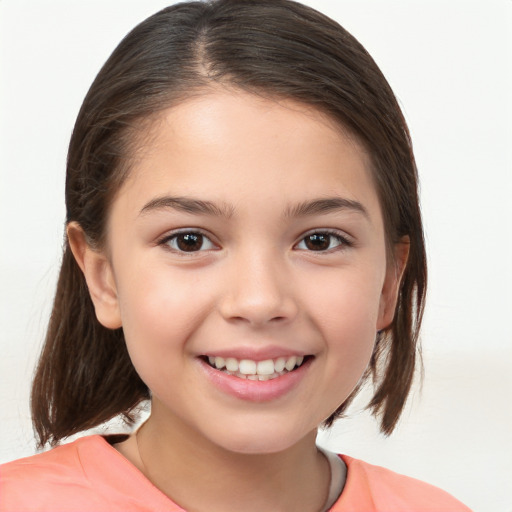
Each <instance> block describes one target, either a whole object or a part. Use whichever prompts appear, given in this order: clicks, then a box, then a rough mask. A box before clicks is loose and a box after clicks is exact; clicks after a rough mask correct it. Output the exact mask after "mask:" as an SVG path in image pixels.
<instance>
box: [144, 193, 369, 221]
mask: <svg viewBox="0 0 512 512" xmlns="http://www.w3.org/2000/svg"><path fill="white" fill-rule="evenodd" d="M167 208H172V209H174V210H179V211H182V212H185V213H191V214H193V215H211V216H214V217H225V218H228V219H229V218H231V217H232V216H233V214H234V211H235V209H234V207H232V206H229V205H217V204H216V203H213V202H212V201H204V200H201V199H192V198H189V197H175V196H163V197H157V198H155V199H152V200H151V201H149V202H148V203H146V204H145V205H144V207H143V208H142V209H141V211H140V213H139V215H143V214H145V213H147V212H151V211H155V210H162V209H167ZM339 210H351V211H355V212H357V213H361V214H362V215H364V216H365V217H366V218H369V215H368V211H367V210H366V208H365V207H364V206H363V205H362V204H361V203H360V202H359V201H354V200H352V199H345V198H343V197H327V198H322V199H314V200H312V201H304V202H302V203H298V204H297V205H295V206H289V207H288V208H287V209H286V210H285V216H286V217H302V216H309V215H318V214H322V213H331V212H336V211H339Z"/></svg>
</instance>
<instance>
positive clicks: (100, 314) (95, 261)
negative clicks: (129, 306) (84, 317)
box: [66, 222, 122, 329]
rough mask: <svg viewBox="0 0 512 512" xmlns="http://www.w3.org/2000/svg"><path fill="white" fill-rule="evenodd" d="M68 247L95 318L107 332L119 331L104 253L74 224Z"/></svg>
mask: <svg viewBox="0 0 512 512" xmlns="http://www.w3.org/2000/svg"><path fill="white" fill-rule="evenodd" d="M66 231H67V235H68V240H69V246H70V248H71V252H72V253H73V256H74V257H75V260H76V262H77V264H78V266H79V267H80V269H81V270H82V272H83V274H84V276H85V280H86V282H87V287H88V288H89V294H90V295H91V299H92V302H93V304H94V309H95V311H96V318H97V319H98V321H99V322H100V323H101V324H102V325H103V326H104V327H107V328H108V329H117V328H119V327H121V325H122V322H121V314H120V310H119V301H118V297H117V289H116V283H115V280H114V273H113V271H112V266H111V264H110V262H109V260H108V258H107V256H106V255H105V253H104V252H103V251H100V250H96V249H93V248H92V247H91V246H90V245H89V243H88V242H87V239H86V236H85V233H84V231H83V229H82V228H81V226H80V225H79V224H78V223H77V222H70V223H69V224H68V226H67V228H66Z"/></svg>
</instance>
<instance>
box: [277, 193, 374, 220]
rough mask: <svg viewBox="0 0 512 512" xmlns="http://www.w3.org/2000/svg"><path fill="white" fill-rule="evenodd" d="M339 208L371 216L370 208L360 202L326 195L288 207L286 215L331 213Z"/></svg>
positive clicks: (367, 216) (298, 215)
mask: <svg viewBox="0 0 512 512" xmlns="http://www.w3.org/2000/svg"><path fill="white" fill-rule="evenodd" d="M338 210H351V211H354V212H357V213H360V214H362V215H363V216H364V217H366V218H367V219H369V218H370V216H369V215H368V210H367V209H366V208H365V207H364V206H363V205H362V204H361V203H360V202H359V201H353V200H352V199H345V198H343V197H326V198H322V199H314V200H313V201H305V202H302V203H299V204H297V205H295V206H292V207H288V208H287V209H286V212H285V215H286V216H287V217H301V216H307V215H317V214H320V213H331V212H335V211H338Z"/></svg>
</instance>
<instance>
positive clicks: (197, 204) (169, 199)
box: [139, 196, 233, 218]
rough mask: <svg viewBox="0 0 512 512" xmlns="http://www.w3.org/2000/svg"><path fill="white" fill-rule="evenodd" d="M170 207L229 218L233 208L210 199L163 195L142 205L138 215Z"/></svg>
mask: <svg viewBox="0 0 512 512" xmlns="http://www.w3.org/2000/svg"><path fill="white" fill-rule="evenodd" d="M167 208H172V209H174V210H179V211H182V212H186V213H191V214H194V215H213V216H215V217H226V218H230V217H231V216H232V215H233V208H230V207H229V206H227V205H225V206H224V205H223V206H219V205H217V204H215V203H212V202H211V201H202V200H200V199H192V198H189V197H173V196H164V197H157V198H155V199H152V200H151V201H149V202H148V203H146V204H145V205H144V207H143V208H142V209H141V211H140V213H139V215H142V214H145V213H147V212H150V211H154V210H162V209H167Z"/></svg>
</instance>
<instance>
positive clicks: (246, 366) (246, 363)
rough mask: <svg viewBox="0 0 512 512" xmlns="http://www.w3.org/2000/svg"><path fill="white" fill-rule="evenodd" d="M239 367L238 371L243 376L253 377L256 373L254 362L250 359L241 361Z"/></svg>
mask: <svg viewBox="0 0 512 512" xmlns="http://www.w3.org/2000/svg"><path fill="white" fill-rule="evenodd" d="M239 367H240V369H239V370H238V371H239V372H240V373H243V374H245V375H254V374H255V373H256V362H255V361H251V360H250V359H242V360H241V361H240V364H239Z"/></svg>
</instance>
